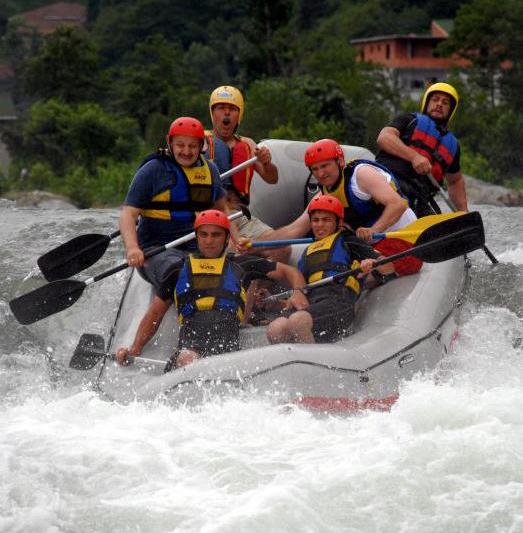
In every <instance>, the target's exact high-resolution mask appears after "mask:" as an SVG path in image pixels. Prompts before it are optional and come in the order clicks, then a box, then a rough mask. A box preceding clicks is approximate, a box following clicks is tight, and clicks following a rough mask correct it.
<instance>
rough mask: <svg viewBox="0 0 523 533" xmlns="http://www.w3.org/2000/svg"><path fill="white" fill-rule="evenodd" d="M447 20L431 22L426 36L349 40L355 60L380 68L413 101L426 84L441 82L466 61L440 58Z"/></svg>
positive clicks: (449, 24) (401, 35)
mask: <svg viewBox="0 0 523 533" xmlns="http://www.w3.org/2000/svg"><path fill="white" fill-rule="evenodd" d="M451 27H452V21H451V20H441V21H436V20H435V21H433V22H432V25H431V32H430V34H416V33H408V34H391V35H380V36H376V37H365V38H361V39H352V40H351V44H352V45H353V46H355V47H356V48H357V49H358V60H359V61H367V62H369V63H374V64H377V65H381V66H383V67H384V68H385V69H387V70H388V71H389V73H390V75H391V77H392V78H393V80H394V82H395V84H396V85H397V86H398V87H399V88H400V89H401V90H402V91H403V92H404V93H407V94H409V95H410V97H411V98H413V99H417V98H419V96H420V95H421V93H422V92H423V91H424V90H425V87H426V85H427V84H429V83H434V82H436V81H444V80H446V79H447V77H448V73H449V70H450V69H451V68H452V67H455V66H458V67H464V66H467V65H468V64H469V62H468V61H467V60H465V59H463V58H459V57H441V56H440V54H439V53H438V51H437V46H438V45H439V44H440V43H442V42H443V41H445V40H446V39H448V36H449V33H448V32H449V31H450V29H451Z"/></svg>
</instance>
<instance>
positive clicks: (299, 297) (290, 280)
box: [267, 263, 309, 310]
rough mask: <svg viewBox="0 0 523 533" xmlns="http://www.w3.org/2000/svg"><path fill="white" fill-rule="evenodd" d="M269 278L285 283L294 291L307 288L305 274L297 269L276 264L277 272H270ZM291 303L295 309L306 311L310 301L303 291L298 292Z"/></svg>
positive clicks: (291, 298) (291, 299)
mask: <svg viewBox="0 0 523 533" xmlns="http://www.w3.org/2000/svg"><path fill="white" fill-rule="evenodd" d="M267 277H269V278H270V279H275V280H278V281H285V282H286V283H287V284H288V285H289V286H290V287H292V288H293V289H302V288H303V287H305V278H304V277H303V274H302V273H301V272H300V271H299V270H298V269H297V268H295V267H293V266H290V265H285V264H284V263H276V270H273V271H272V272H269V273H268V274H267ZM290 303H291V305H292V306H293V307H294V308H295V309H298V310H300V309H306V308H307V307H309V301H308V300H307V297H306V296H305V294H303V292H302V291H301V290H296V291H294V292H293V294H292V296H291V297H290Z"/></svg>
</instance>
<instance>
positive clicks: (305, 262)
mask: <svg viewBox="0 0 523 533" xmlns="http://www.w3.org/2000/svg"><path fill="white" fill-rule="evenodd" d="M359 266H360V263H359V261H355V260H352V259H351V254H350V252H349V250H348V249H347V246H346V245H345V242H344V239H343V232H342V231H337V232H336V233H333V234H332V235H329V236H328V237H325V238H323V239H321V240H319V241H315V242H313V243H312V244H309V246H307V249H306V250H305V251H304V252H303V254H302V256H301V258H300V261H299V262H298V269H299V270H300V272H301V273H302V274H303V276H304V278H305V280H306V281H307V283H314V282H315V281H318V280H320V279H324V278H328V277H330V276H334V275H335V274H338V273H340V272H345V271H347V270H350V269H352V268H358V267H359ZM345 286H346V287H348V288H350V289H352V290H353V291H354V292H355V293H356V294H359V293H360V282H359V281H358V280H357V279H356V278H355V277H354V276H348V277H347V280H346V281H345Z"/></svg>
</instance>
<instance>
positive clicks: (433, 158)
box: [407, 113, 458, 183]
mask: <svg viewBox="0 0 523 533" xmlns="http://www.w3.org/2000/svg"><path fill="white" fill-rule="evenodd" d="M414 120H415V121H416V126H415V128H414V130H413V131H412V133H411V134H410V137H409V139H408V140H407V144H408V145H409V146H410V147H411V148H413V149H414V150H416V152H418V153H420V154H421V155H422V156H424V157H426V158H427V159H428V160H429V161H430V162H431V164H432V175H433V176H434V177H435V178H436V180H437V181H438V182H439V183H441V182H442V181H443V177H444V175H445V172H446V171H447V169H448V168H449V167H450V165H451V164H452V161H453V160H454V157H455V156H456V154H457V152H458V141H457V139H456V137H454V135H453V134H452V133H451V132H450V131H448V132H446V133H441V132H440V131H439V130H438V128H437V127H436V123H435V122H434V121H433V120H432V119H431V118H430V117H429V116H427V115H424V114H423V113H416V118H415V119H414Z"/></svg>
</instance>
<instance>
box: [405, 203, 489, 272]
mask: <svg viewBox="0 0 523 533" xmlns="http://www.w3.org/2000/svg"><path fill="white" fill-rule="evenodd" d="M484 244H485V231H484V229H483V221H482V219H481V215H480V214H479V213H478V212H477V211H472V212H470V213H466V214H464V215H461V216H459V217H455V218H449V219H448V220H444V221H443V222H438V223H437V224H434V226H431V227H429V228H427V229H426V230H425V231H424V232H423V233H422V234H421V235H420V237H419V238H418V240H417V241H416V246H415V247H414V248H413V251H414V250H416V251H415V252H414V254H413V255H416V256H417V257H419V258H420V259H422V260H423V261H426V262H427V263H439V262H441V261H447V260H448V259H453V258H454V257H459V256H460V255H465V254H467V253H469V252H473V251H474V250H477V249H478V248H481V247H482V246H483V245H484ZM418 248H419V250H417V249H418Z"/></svg>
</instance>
